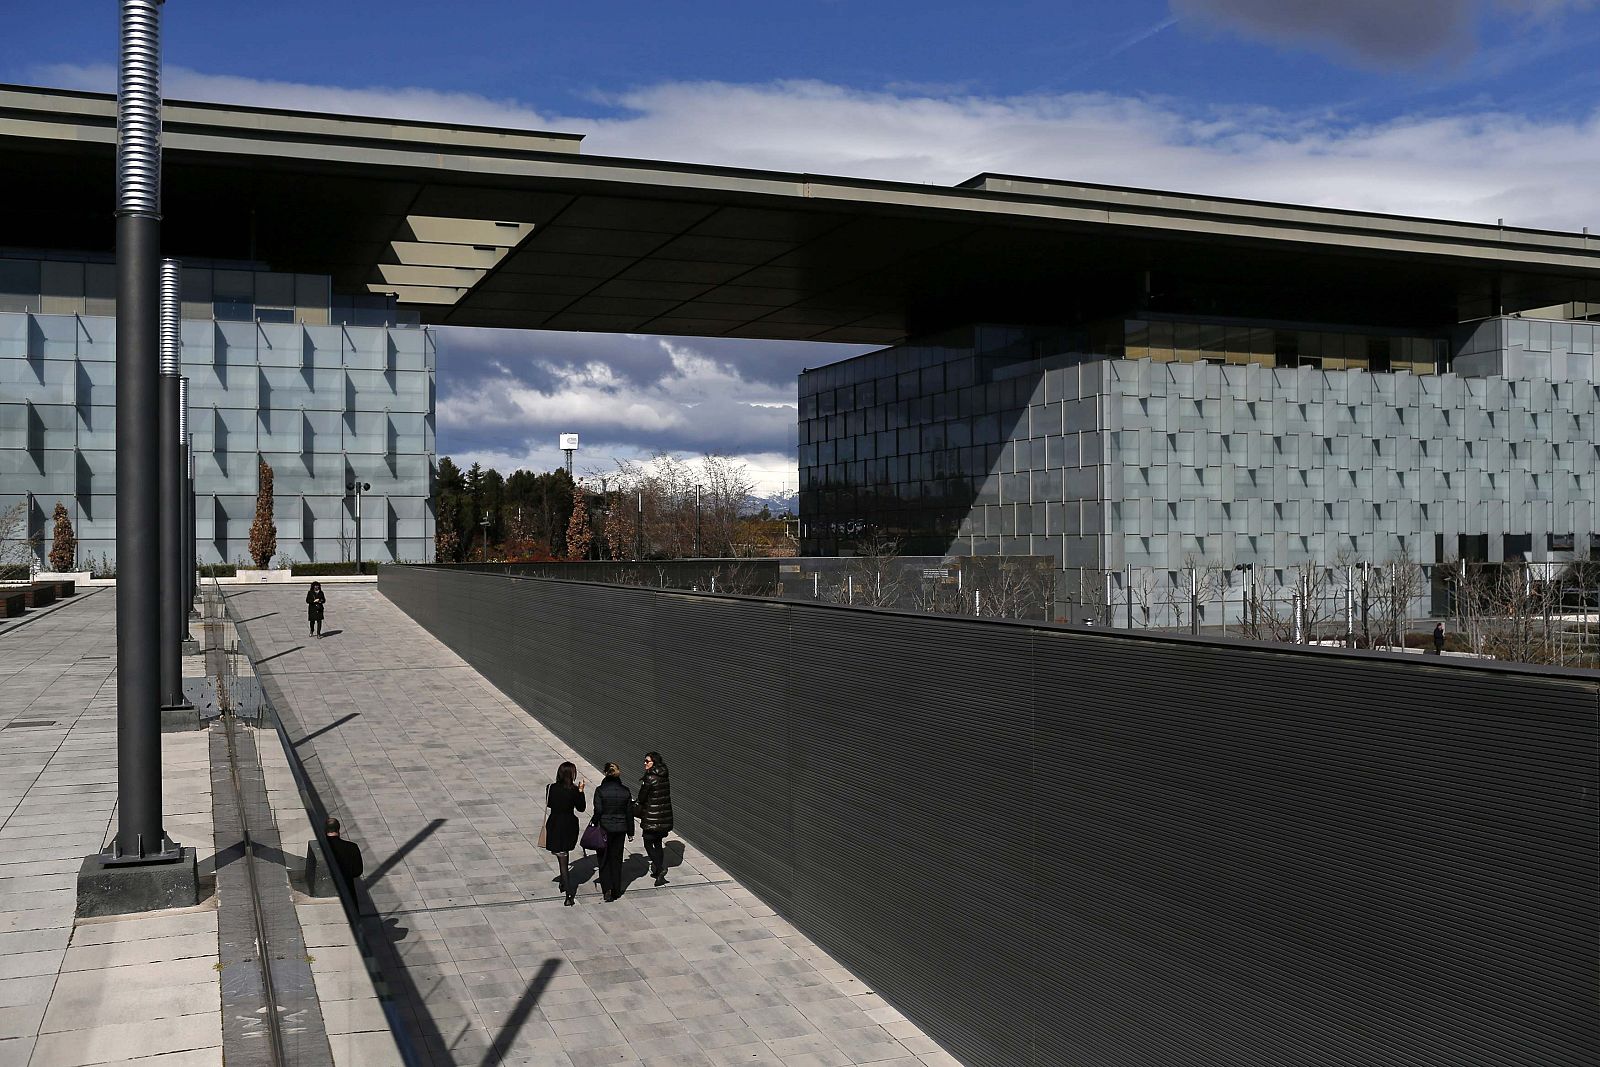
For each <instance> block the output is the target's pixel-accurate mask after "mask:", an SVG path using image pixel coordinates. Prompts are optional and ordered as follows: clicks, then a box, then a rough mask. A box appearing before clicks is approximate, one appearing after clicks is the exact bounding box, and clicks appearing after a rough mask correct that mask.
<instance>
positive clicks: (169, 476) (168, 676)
mask: <svg viewBox="0 0 1600 1067" xmlns="http://www.w3.org/2000/svg"><path fill="white" fill-rule="evenodd" d="M181 276H182V268H180V267H179V265H178V261H177V260H175V259H163V260H162V261H161V327H160V335H161V449H160V452H161V477H160V482H161V531H160V535H161V706H162V707H163V708H187V707H192V706H193V705H191V704H190V703H189V702H188V701H187V700H185V699H184V698H183V629H184V622H185V621H186V620H187V619H188V615H189V611H188V607H187V605H186V604H185V603H184V599H183V593H184V586H185V582H184V577H183V490H184V483H185V482H186V481H187V480H188V479H187V478H186V477H185V475H186V474H187V473H188V472H187V471H185V470H184V466H183V429H184V428H183V380H182V371H183V357H182V330H181V326H180V324H179V319H178V316H179V313H180V311H181V305H180V304H179V303H178V283H179V279H180V278H181Z"/></svg>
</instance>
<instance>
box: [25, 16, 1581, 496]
mask: <svg viewBox="0 0 1600 1067" xmlns="http://www.w3.org/2000/svg"><path fill="white" fill-rule="evenodd" d="M164 10H165V33H166V37H165V61H166V64H167V72H166V73H167V87H168V92H169V94H170V95H172V96H175V97H185V98H191V99H214V100H224V101H230V102H239V103H254V104H261V105H267V106H282V107H299V108H305V109H311V110H331V111H349V112H357V113H371V114H393V115H401V116H412V117H419V118H430V119H441V120H447V121H448V120H454V121H462V122H478V123H487V124H502V125H514V126H524V127H533V128H547V129H559V130H571V131H574V132H582V133H585V134H586V135H587V140H586V141H585V145H584V151H586V152H589V153H593V154H608V155H636V156H645V157H656V158H675V159H683V160H690V161H695V162H705V163H720V164H729V165H748V166H763V167H776V168H780V169H794V170H802V169H803V170H810V171H817V172H833V173H841V174H854V175H861V176H866V177H884V178H896V179H902V180H909V181H929V182H941V183H947V182H954V181H959V180H961V179H963V178H965V177H967V176H969V175H971V174H974V173H977V172H979V171H983V170H999V171H1010V172H1017V173H1033V174H1041V175H1049V176H1056V177H1064V178H1076V179H1082V180H1089V181H1105V182H1113V183H1119V184H1129V185H1141V186H1148V187H1154V188H1167V189H1183V190H1190V191H1196V192H1206V193H1217V194H1225V195H1242V196H1253V197H1262V198H1267V199H1279V200H1288V201H1296V202H1306V203H1318V204H1328V205H1333V206H1342V207H1354V208H1363V209H1371V210H1380V211H1395V212H1401V213H1406V214H1418V215H1432V216H1439V217H1447V218H1462V219H1474V220H1493V219H1494V218H1505V219H1506V220H1507V222H1510V223H1516V224H1523V225H1534V226H1546V227H1552V228H1560V229H1577V228H1578V227H1579V226H1581V225H1600V213H1596V217H1593V218H1591V217H1590V214H1589V212H1591V211H1592V210H1593V203H1594V196H1593V189H1594V187H1595V184H1596V182H1595V177H1594V176H1595V175H1596V174H1597V173H1600V106H1597V102H1596V101H1597V98H1600V64H1596V63H1595V62H1594V59H1593V56H1594V54H1595V47H1596V45H1597V44H1600V8H1597V6H1596V4H1595V2H1594V0H1343V2H1337V3H1330V2H1328V0H1126V2H1121V3H1107V2H1100V0H1081V2H1079V3H1072V4H1068V3H1061V2H1056V3H1044V2H1010V3H1007V2H999V0H991V2H989V3H984V4H976V3H951V2H941V0H920V2H915V3H913V2H905V0H789V2H786V3H782V4H779V3H774V2H771V0H742V2H729V0H695V2H686V0H655V2H645V0H631V2H614V0H599V2H590V3H587V4H541V3H528V2H527V0H520V2H499V0H494V2H489V0H475V2H457V3H453V4H449V3H445V4H441V3H437V2H434V3H426V4H424V3H416V2H409V0H403V2H396V0H389V2H386V3H383V4H373V3H362V4H355V3H339V2H332V3H329V2H327V0H323V2H320V3H316V4H312V3H302V2H291V0H276V2H272V3H257V4H240V3H218V2H215V0H212V2H197V0H169V2H168V3H167V5H166V6H165V9H164ZM8 16H9V17H8V20H7V24H6V31H5V33H4V34H3V35H0V80H4V81H11V82H21V83H28V84H46V85H58V86H74V87H82V88H100V89H108V88H110V87H111V84H112V70H113V64H114V62H115V53H116V21H115V5H114V4H113V3H112V2H111V0H57V2H55V3H52V4H49V5H42V4H27V5H19V6H17V7H16V8H15V10H12V11H9V12H8ZM440 347H441V361H440V368H441V369H440V382H439V386H440V389H439V391H440V419H439V421H440V451H441V453H447V454H451V455H456V456H464V457H465V458H467V459H469V460H470V459H472V458H481V459H484V460H486V461H490V462H494V463H496V464H497V465H499V466H501V467H502V468H506V467H513V466H516V465H534V466H539V467H549V466H553V465H555V463H556V462H558V460H559V453H558V452H557V451H556V449H555V447H554V440H555V434H556V433H557V432H558V431H559V430H564V429H577V430H579V432H582V433H585V435H586V437H585V443H586V448H585V455H586V457H588V459H589V465H590V467H591V468H592V469H595V470H597V471H598V470H600V469H602V468H603V467H605V466H606V464H607V461H608V460H609V459H610V458H612V457H615V458H633V457H636V456H639V455H641V454H648V453H649V452H650V451H652V450H653V449H655V448H667V449H670V450H673V451H675V452H680V453H685V452H688V453H692V452H696V451H702V450H715V451H721V452H727V453H731V454H734V455H737V456H741V457H744V458H745V460H746V462H747V463H749V464H750V466H751V468H752V470H753V472H754V473H756V474H757V476H758V478H759V480H760V481H761V482H762V483H763V485H764V487H766V488H768V489H774V490H775V489H777V488H779V487H780V486H782V485H783V484H784V483H785V482H787V483H789V484H790V485H792V483H793V478H794V475H793V432H794V431H793V418H794V412H793V408H792V404H793V402H794V374H795V373H796V372H797V371H798V369H799V368H800V367H801V366H805V365H817V364H820V363H823V362H827V361H829V360H830V359H833V358H838V357H839V356H840V355H844V354H849V351H853V350H846V351H842V352H841V351H839V350H829V349H825V348H820V349H819V348H817V347H814V346H804V345H757V344H751V343H749V342H737V343H734V342H711V341H700V340H693V339H678V340H665V339H660V338H635V337H626V338H625V337H577V336H565V335H558V334H520V335H518V334H505V333H498V332H494V331H470V332H457V331H449V332H447V333H446V335H445V336H443V337H442V338H441V346H440ZM575 419H576V420H577V421H579V422H581V423H582V424H581V425H576V426H572V425H569V423H571V422H573V421H574V420H575ZM591 442H592V448H591V447H589V445H590V443H591Z"/></svg>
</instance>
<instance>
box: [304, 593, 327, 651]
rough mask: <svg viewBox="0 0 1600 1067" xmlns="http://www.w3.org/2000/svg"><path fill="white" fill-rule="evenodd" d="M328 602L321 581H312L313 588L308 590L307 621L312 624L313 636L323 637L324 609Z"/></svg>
mask: <svg viewBox="0 0 1600 1067" xmlns="http://www.w3.org/2000/svg"><path fill="white" fill-rule="evenodd" d="M327 603H328V597H327V595H326V594H325V593H323V591H322V583H321V582H312V583H311V588H310V589H309V590H307V591H306V622H307V623H309V624H310V626H311V634H310V636H312V637H317V638H320V637H322V609H323V606H324V605H325V604H327Z"/></svg>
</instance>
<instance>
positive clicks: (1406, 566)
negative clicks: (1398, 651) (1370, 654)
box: [1369, 550, 1422, 648]
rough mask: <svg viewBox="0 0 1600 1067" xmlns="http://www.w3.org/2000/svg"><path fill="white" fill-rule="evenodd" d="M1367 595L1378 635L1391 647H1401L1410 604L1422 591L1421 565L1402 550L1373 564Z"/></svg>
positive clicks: (1409, 614) (1403, 643) (1409, 613)
mask: <svg viewBox="0 0 1600 1067" xmlns="http://www.w3.org/2000/svg"><path fill="white" fill-rule="evenodd" d="M1369 595H1370V598H1371V601H1372V611H1373V616H1374V618H1375V619H1376V621H1377V624H1378V633H1379V635H1380V637H1381V638H1382V639H1383V641H1384V642H1385V643H1387V644H1388V645H1390V646H1391V647H1394V648H1404V647H1405V642H1406V631H1407V630H1408V629H1410V627H1409V625H1408V620H1409V619H1410V617H1411V604H1412V602H1413V601H1414V600H1416V599H1417V597H1419V596H1421V595H1422V568H1421V567H1419V566H1418V565H1417V564H1416V563H1414V562H1412V560H1411V557H1410V555H1409V554H1408V553H1407V552H1405V551H1403V550H1402V551H1401V552H1400V554H1399V555H1397V556H1395V557H1394V558H1392V559H1390V560H1388V561H1387V562H1385V563H1383V564H1381V565H1380V566H1378V567H1374V568H1373V571H1372V589H1371V592H1370V594H1369Z"/></svg>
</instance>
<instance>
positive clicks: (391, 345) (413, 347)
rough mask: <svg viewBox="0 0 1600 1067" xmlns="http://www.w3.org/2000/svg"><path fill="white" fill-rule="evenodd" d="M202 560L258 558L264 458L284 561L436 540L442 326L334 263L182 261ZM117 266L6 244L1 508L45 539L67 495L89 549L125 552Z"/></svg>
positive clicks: (1, 271)
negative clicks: (338, 277)
mask: <svg viewBox="0 0 1600 1067" xmlns="http://www.w3.org/2000/svg"><path fill="white" fill-rule="evenodd" d="M182 295H183V357H182V358H183V373H184V374H185V375H186V376H187V377H188V378H189V422H190V430H191V432H192V434H193V438H194V451H195V493H196V526H197V541H198V556H199V561H200V562H201V563H210V562H240V561H243V560H245V559H247V558H248V554H249V531H250V524H251V522H252V520H253V519H254V516H255V506H256V489H257V471H258V467H257V459H258V458H260V459H264V460H265V461H266V462H267V463H268V464H269V465H270V466H271V467H272V469H273V476H274V508H273V513H274V521H275V523H276V525H277V528H278V556H277V559H278V560H280V561H285V562H289V561H314V562H327V561H339V560H343V559H353V558H354V552H355V534H356V525H355V501H354V500H353V499H352V498H351V497H349V496H348V495H347V493H346V486H347V485H349V484H350V483H351V482H352V481H355V480H357V479H359V480H361V481H364V482H367V483H369V484H370V485H371V486H372V489H371V490H370V492H368V493H367V494H365V495H364V497H363V499H362V502H361V554H362V556H363V557H365V558H366V559H376V560H422V559H432V557H433V515H432V510H431V505H430V503H429V493H430V486H431V481H432V472H433V467H434V452H435V444H434V417H433V411H434V366H435V352H434V346H433V337H432V334H431V333H430V332H429V331H428V330H426V329H424V328H422V327H421V326H418V325H417V324H416V322H415V318H414V316H412V317H411V321H410V322H407V321H406V316H405V315H404V314H397V313H396V311H395V309H394V307H393V303H392V301H390V300H387V299H386V298H383V297H379V296H361V297H356V298H341V297H338V296H335V295H334V294H332V293H331V292H330V286H329V281H328V279H327V277H325V276H320V275H308V274H284V273H274V272H269V271H262V270H249V269H241V268H239V267H238V266H236V265H227V266H220V265H219V266H193V265H186V266H185V268H184V271H183V294H182ZM115 313H116V308H115V267H114V265H113V264H112V263H110V262H107V261H103V260H101V261H96V260H85V259H81V258H80V259H72V258H65V257H62V258H55V259H49V258H40V257H39V256H38V254H37V253H34V254H32V255H31V256H30V255H23V254H19V255H16V256H9V257H6V256H0V508H9V507H12V506H14V505H15V504H17V503H19V502H21V503H23V504H25V506H26V510H27V523H28V528H29V531H30V532H32V533H35V534H43V535H44V540H45V543H44V545H43V546H42V548H43V550H44V551H48V548H49V544H48V541H49V535H50V522H49V519H50V515H51V514H52V512H53V511H54V509H55V505H56V503H57V502H60V503H62V504H64V505H65V506H66V508H67V511H68V513H69V515H71V517H72V521H73V526H74V529H75V531H76V533H77V536H78V543H79V552H78V562H79V565H80V566H82V567H84V568H85V569H87V568H89V567H92V566H99V565H100V564H101V563H102V560H103V561H105V562H106V563H111V562H114V560H115V555H116V426H115V419H116V408H115V393H116V362H115V360H116V341H115V329H116V319H115Z"/></svg>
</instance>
